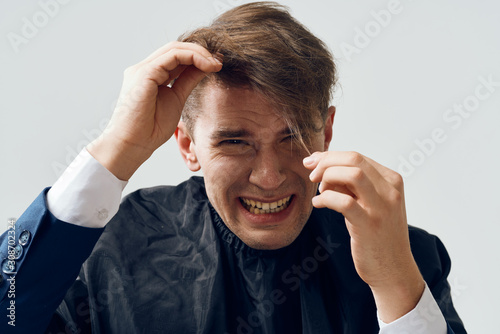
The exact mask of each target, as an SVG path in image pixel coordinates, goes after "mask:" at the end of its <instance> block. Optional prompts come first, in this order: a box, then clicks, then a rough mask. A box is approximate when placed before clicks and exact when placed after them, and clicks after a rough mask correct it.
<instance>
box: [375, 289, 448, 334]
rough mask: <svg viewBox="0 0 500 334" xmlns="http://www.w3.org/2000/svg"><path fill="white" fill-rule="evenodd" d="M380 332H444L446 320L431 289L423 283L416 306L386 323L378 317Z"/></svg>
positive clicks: (384, 333)
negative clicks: (423, 288) (420, 295)
mask: <svg viewBox="0 0 500 334" xmlns="http://www.w3.org/2000/svg"><path fill="white" fill-rule="evenodd" d="M378 323H379V327H380V332H379V333H380V334H410V333H412V334H413V333H425V334H446V333H447V332H448V329H447V326H446V320H445V319H444V316H443V314H442V313H441V310H440V309H439V306H438V304H437V303H436V300H435V299H434V297H433V296H432V293H431V290H430V289H429V287H428V286H427V283H426V284H425V290H424V293H423V294H422V297H420V301H419V302H418V304H417V306H415V308H414V309H413V310H411V311H410V312H409V313H407V314H405V315H404V316H402V317H401V318H399V319H397V320H395V321H393V322H391V323H389V324H386V323H384V322H383V321H382V320H380V318H378Z"/></svg>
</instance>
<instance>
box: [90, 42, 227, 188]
mask: <svg viewBox="0 0 500 334" xmlns="http://www.w3.org/2000/svg"><path fill="white" fill-rule="evenodd" d="M221 68H222V64H221V63H220V61H218V60H217V59H216V58H214V57H213V55H212V54H211V53H210V52H209V51H208V50H206V49H205V48H203V47H202V46H200V45H197V44H193V43H182V42H172V43H169V44H167V45H165V46H163V47H161V48H160V49H158V50H156V51H155V52H154V53H152V54H151V55H150V56H149V57H148V58H146V59H144V60H143V61H141V62H140V63H138V64H136V65H134V66H131V67H129V68H127V69H126V70H125V72H124V80H123V85H122V89H121V92H120V97H119V98H118V103H117V106H116V108H115V110H114V112H113V116H112V118H111V121H110V122H109V124H108V126H107V127H106V129H105V130H104V132H103V134H102V135H101V136H100V137H99V138H97V139H96V140H95V141H93V142H92V143H91V144H90V145H89V146H88V147H87V150H88V151H89V153H90V154H91V155H92V156H93V157H94V158H95V159H96V160H97V161H99V163H101V164H102V165H103V166H104V167H106V168H107V169H108V170H109V171H110V172H111V173H113V174H114V175H115V176H116V177H117V178H119V179H120V180H128V179H129V178H130V177H131V176H132V174H134V172H135V171H136V170H137V169H138V168H139V166H140V165H141V164H142V163H143V162H144V161H146V160H147V159H148V158H149V157H150V156H151V154H153V152H154V151H155V150H156V149H157V148H158V147H160V146H161V145H163V144H164V143H165V142H166V141H167V140H168V139H169V138H170V137H171V136H172V134H173V133H174V132H175V129H176V127H177V124H178V123H179V120H180V117H181V113H182V109H183V107H184V103H185V102H186V99H187V97H188V96H189V94H190V93H191V91H192V90H193V89H194V88H195V87H196V85H197V84H198V83H199V82H200V81H201V80H202V79H203V78H204V77H205V76H206V75H207V74H208V73H211V72H217V71H220V69H221ZM173 80H175V82H174V83H173V84H171V86H170V87H169V86H168V85H169V83H172V81H173Z"/></svg>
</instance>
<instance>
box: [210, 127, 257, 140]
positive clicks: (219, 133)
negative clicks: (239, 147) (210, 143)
mask: <svg viewBox="0 0 500 334" xmlns="http://www.w3.org/2000/svg"><path fill="white" fill-rule="evenodd" d="M250 135H251V132H250V131H247V130H244V129H237V130H233V129H225V128H222V129H218V130H216V131H214V132H213V133H212V134H211V135H210V139H212V140H218V139H222V138H241V137H248V136H250Z"/></svg>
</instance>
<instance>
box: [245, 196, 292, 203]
mask: <svg viewBox="0 0 500 334" xmlns="http://www.w3.org/2000/svg"><path fill="white" fill-rule="evenodd" d="M292 195H293V194H288V195H283V196H280V197H273V198H258V197H253V196H239V197H240V198H244V199H250V200H254V201H257V202H261V203H273V202H277V201H279V200H280V199H285V198H287V197H288V196H292Z"/></svg>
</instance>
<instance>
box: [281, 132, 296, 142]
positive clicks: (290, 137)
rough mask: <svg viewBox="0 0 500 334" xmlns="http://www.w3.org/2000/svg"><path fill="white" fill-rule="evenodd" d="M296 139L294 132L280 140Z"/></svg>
mask: <svg viewBox="0 0 500 334" xmlns="http://www.w3.org/2000/svg"><path fill="white" fill-rule="evenodd" d="M296 139H297V136H296V135H295V134H291V135H288V136H286V137H285V138H283V139H282V141H284V142H288V141H295V140H296Z"/></svg>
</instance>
